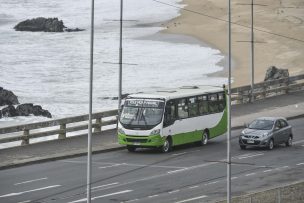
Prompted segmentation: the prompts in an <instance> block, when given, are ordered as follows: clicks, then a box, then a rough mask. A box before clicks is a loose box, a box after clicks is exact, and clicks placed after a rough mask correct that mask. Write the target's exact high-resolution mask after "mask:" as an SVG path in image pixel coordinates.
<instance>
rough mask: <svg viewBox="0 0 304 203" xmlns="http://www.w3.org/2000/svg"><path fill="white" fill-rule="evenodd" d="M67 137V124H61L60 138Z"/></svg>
mask: <svg viewBox="0 0 304 203" xmlns="http://www.w3.org/2000/svg"><path fill="white" fill-rule="evenodd" d="M65 138H66V124H65V123H63V124H60V133H59V136H58V139H65Z"/></svg>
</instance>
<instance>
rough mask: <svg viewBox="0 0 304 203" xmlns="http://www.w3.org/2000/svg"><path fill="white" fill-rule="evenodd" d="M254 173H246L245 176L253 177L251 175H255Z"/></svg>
mask: <svg viewBox="0 0 304 203" xmlns="http://www.w3.org/2000/svg"><path fill="white" fill-rule="evenodd" d="M255 174H256V173H248V174H246V175H245V176H253V175H255Z"/></svg>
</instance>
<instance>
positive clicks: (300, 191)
mask: <svg viewBox="0 0 304 203" xmlns="http://www.w3.org/2000/svg"><path fill="white" fill-rule="evenodd" d="M226 202H227V200H221V201H217V202H216V203H226ZM303 202H304V181H301V182H297V183H292V184H289V185H284V186H280V187H277V188H272V189H269V190H265V191H260V192H255V193H251V194H246V195H242V196H238V197H233V198H232V201H231V203H303Z"/></svg>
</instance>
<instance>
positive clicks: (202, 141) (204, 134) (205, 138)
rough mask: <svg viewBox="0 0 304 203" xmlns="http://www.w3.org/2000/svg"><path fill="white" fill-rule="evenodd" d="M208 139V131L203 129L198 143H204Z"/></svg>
mask: <svg viewBox="0 0 304 203" xmlns="http://www.w3.org/2000/svg"><path fill="white" fill-rule="evenodd" d="M208 141H209V133H208V131H206V130H204V132H203V134H202V139H201V141H200V145H206V144H207V143H208Z"/></svg>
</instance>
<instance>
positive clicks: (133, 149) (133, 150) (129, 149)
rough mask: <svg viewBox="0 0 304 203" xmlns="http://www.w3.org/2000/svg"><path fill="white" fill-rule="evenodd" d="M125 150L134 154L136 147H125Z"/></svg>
mask: <svg viewBox="0 0 304 203" xmlns="http://www.w3.org/2000/svg"><path fill="white" fill-rule="evenodd" d="M127 150H128V151H129V152H135V150H136V147H134V146H130V145H128V146H127Z"/></svg>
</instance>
